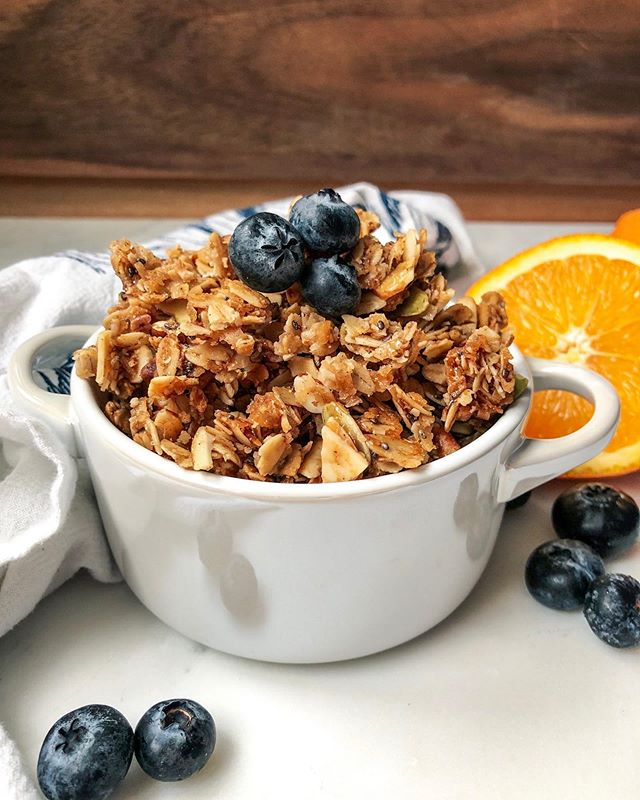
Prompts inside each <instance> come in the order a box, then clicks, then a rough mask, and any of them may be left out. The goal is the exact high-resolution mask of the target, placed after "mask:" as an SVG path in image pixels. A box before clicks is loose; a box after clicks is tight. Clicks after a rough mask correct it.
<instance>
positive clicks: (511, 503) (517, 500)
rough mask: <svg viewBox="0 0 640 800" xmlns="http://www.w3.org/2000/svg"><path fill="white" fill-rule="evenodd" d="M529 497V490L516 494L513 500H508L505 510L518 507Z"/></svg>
mask: <svg viewBox="0 0 640 800" xmlns="http://www.w3.org/2000/svg"><path fill="white" fill-rule="evenodd" d="M530 497H531V492H525V493H524V494H521V495H518V497H514V498H513V500H508V501H507V504H506V506H505V508H506V509H507V511H512V510H513V509H514V508H520V507H521V506H523V505H524V504H525V503H526V502H527V501H528V499H529V498H530Z"/></svg>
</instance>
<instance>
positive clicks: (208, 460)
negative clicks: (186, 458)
mask: <svg viewBox="0 0 640 800" xmlns="http://www.w3.org/2000/svg"><path fill="white" fill-rule="evenodd" d="M212 448H213V436H212V435H211V433H210V432H209V431H208V430H207V429H206V428H205V427H201V428H198V430H197V431H196V433H195V436H194V437H193V442H192V443H191V457H192V458H193V468H194V469H196V470H203V471H205V472H207V471H209V470H210V469H213V458H212V456H211V450H212Z"/></svg>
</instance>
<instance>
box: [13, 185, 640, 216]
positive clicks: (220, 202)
mask: <svg viewBox="0 0 640 800" xmlns="http://www.w3.org/2000/svg"><path fill="white" fill-rule="evenodd" d="M340 183H341V181H340V180H339V179H331V178H329V177H327V179H326V180H322V181H319V182H316V183H305V182H304V181H292V182H282V181H280V182H278V181H263V182H260V181H252V182H242V181H228V182H221V181H205V180H192V179H185V180H180V181H176V180H173V179H170V180H166V179H144V178H136V179H122V178H24V177H18V178H2V179H0V216H18V217H33V216H40V217H202V216H205V215H207V214H211V213H213V212H215V211H221V210H224V209H227V208H238V207H243V206H249V205H255V204H256V203H260V202H262V201H264V200H268V199H273V198H277V197H286V196H289V195H295V194H299V193H301V192H306V191H311V190H313V189H314V188H316V189H317V188H318V185H323V186H327V185H329V186H331V185H333V186H339V185H340ZM382 186H383V188H387V189H398V188H410V189H429V190H431V191H439V192H446V193H448V194H451V195H452V197H453V198H454V199H455V200H456V202H457V203H458V204H459V206H460V208H461V209H462V212H463V214H464V215H465V216H466V217H467V219H470V220H505V221H509V220H530V221H541V222H545V221H558V222H564V221H576V222H607V221H611V222H613V220H615V219H616V218H617V217H618V216H619V215H620V214H621V213H622V212H623V211H626V210H627V209H629V208H633V207H635V206H639V205H640V197H639V196H638V195H639V192H638V190H637V189H636V188H634V187H628V186H618V187H595V186H564V187H548V186H542V187H536V186H531V185H522V184H513V185H510V186H496V185H494V184H492V185H484V184H439V183H431V182H430V183H428V184H424V185H417V184H403V185H401V184H398V183H394V184H388V185H385V184H383V185H382Z"/></svg>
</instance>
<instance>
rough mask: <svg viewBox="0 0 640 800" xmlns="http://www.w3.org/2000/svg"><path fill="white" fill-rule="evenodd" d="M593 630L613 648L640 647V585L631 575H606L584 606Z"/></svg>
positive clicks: (597, 582)
mask: <svg viewBox="0 0 640 800" xmlns="http://www.w3.org/2000/svg"><path fill="white" fill-rule="evenodd" d="M584 615H585V617H586V619H587V622H588V623H589V626H590V628H591V630H592V631H593V632H594V633H595V635H596V636H597V637H598V638H600V639H602V641H603V642H606V643H607V644H610V645H611V646H612V647H634V646H635V645H638V644H640V583H638V581H637V580H636V579H635V578H632V577H631V576H630V575H617V574H611V575H603V576H602V577H601V578H598V580H597V581H595V582H594V583H593V585H592V586H591V588H590V589H589V591H588V592H587V597H586V599H585V603H584Z"/></svg>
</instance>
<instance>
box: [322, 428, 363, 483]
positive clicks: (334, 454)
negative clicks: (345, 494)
mask: <svg viewBox="0 0 640 800" xmlns="http://www.w3.org/2000/svg"><path fill="white" fill-rule="evenodd" d="M321 460H322V481H323V483H336V482H338V481H353V480H355V479H356V478H359V477H360V475H362V473H363V472H364V471H365V470H366V468H367V467H368V466H369V462H368V461H367V459H366V458H365V457H364V456H363V455H362V453H360V452H359V451H358V450H356V448H355V445H354V444H353V441H352V439H351V437H349V436H348V435H347V434H346V433H345V432H344V430H343V429H342V427H341V426H340V424H339V423H338V421H337V420H336V418H335V417H333V418H331V419H329V420H328V422H325V424H324V425H323V426H322V451H321Z"/></svg>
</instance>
